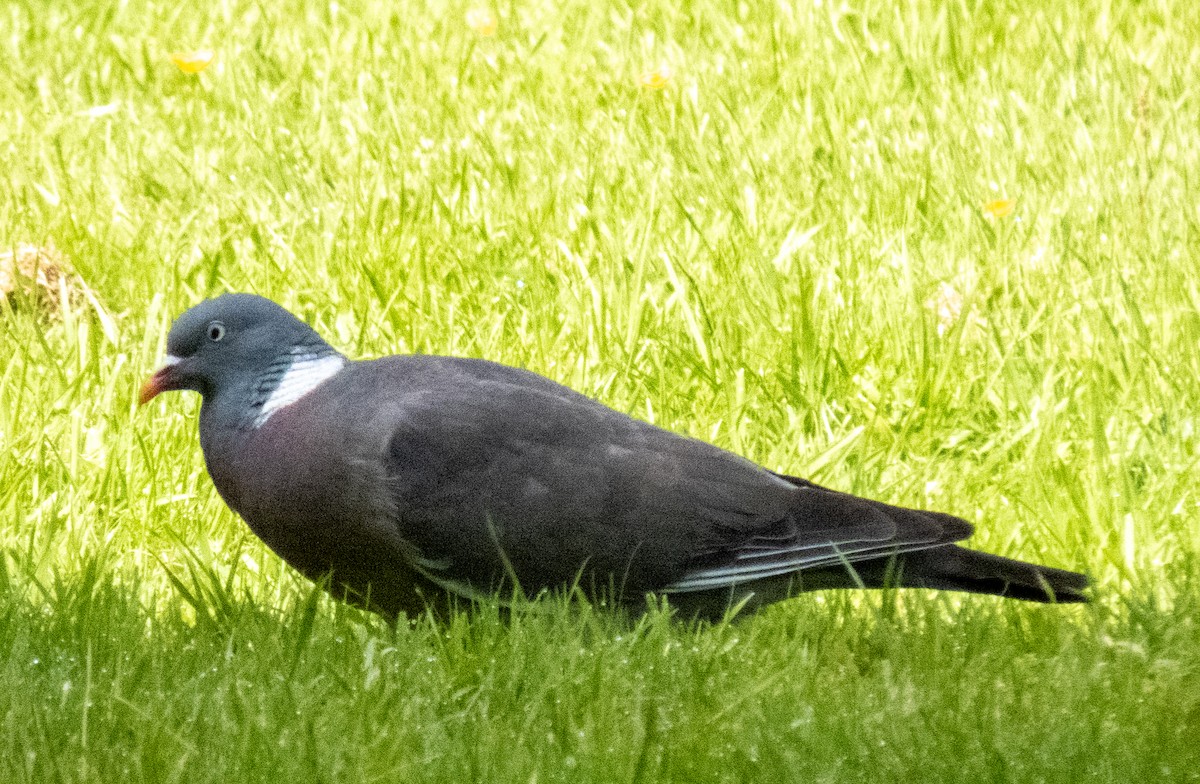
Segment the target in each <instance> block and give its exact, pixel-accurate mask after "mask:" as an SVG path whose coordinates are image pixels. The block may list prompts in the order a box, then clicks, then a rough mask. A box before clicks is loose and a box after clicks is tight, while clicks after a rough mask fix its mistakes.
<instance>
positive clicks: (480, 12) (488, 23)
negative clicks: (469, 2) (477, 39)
mask: <svg viewBox="0 0 1200 784" xmlns="http://www.w3.org/2000/svg"><path fill="white" fill-rule="evenodd" d="M499 26H500V22H499V21H498V20H497V19H496V15H495V14H494V13H492V9H490V8H472V9H471V10H470V11H467V27H470V28H471V29H472V30H474V31H475V32H477V33H479V34H480V35H482V36H484V37H485V38H491V37H492V36H493V35H495V34H496V28H497V27H499Z"/></svg>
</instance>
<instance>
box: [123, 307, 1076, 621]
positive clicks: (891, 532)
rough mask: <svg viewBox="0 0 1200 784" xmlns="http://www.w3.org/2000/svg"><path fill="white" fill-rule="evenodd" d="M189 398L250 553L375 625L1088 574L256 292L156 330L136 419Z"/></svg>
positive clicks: (556, 387)
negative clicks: (454, 607)
mask: <svg viewBox="0 0 1200 784" xmlns="http://www.w3.org/2000/svg"><path fill="white" fill-rule="evenodd" d="M168 390H191V391H194V392H199V393H200V395H201V398H202V403H201V407H200V445H201V448H202V449H203V451H204V459H205V463H206V465H207V468H208V472H209V474H210V476H211V477H212V481H213V484H214V485H215V486H216V489H217V491H218V492H219V493H220V495H221V497H222V499H224V501H225V502H226V504H228V506H229V507H230V508H231V509H233V510H234V511H235V512H237V514H238V515H240V516H241V517H242V518H243V519H244V520H245V521H246V523H247V524H249V526H250V528H251V530H253V532H254V533H255V534H256V535H257V536H259V537H260V538H261V539H262V540H263V541H264V542H265V543H266V544H267V546H268V547H270V548H271V549H272V550H273V551H275V552H276V553H277V554H278V555H279V556H281V557H282V558H283V560H284V561H286V562H287V563H288V564H290V565H291V566H292V567H294V568H295V569H296V570H298V571H299V572H300V573H301V574H303V575H305V576H306V577H308V578H310V579H312V580H314V581H320V582H321V584H322V585H323V586H324V587H325V588H326V589H327V590H328V591H329V592H330V593H332V594H333V595H335V596H336V597H338V598H340V599H343V600H346V601H349V602H351V603H353V604H356V605H358V606H361V607H365V608H367V609H370V610H374V611H375V612H377V613H379V614H381V615H384V616H386V617H388V618H391V619H398V618H400V617H402V616H407V617H410V618H411V617H414V616H419V615H420V614H422V613H424V612H427V611H428V610H429V608H430V607H436V606H445V604H446V602H452V603H455V604H457V603H459V602H461V601H464V600H465V601H466V602H467V603H470V602H474V601H476V600H480V599H483V598H486V597H497V598H498V599H499V600H500V601H502V602H503V601H506V600H507V601H511V600H509V599H508V597H513V599H516V598H520V597H536V596H538V595H540V594H541V593H543V592H547V591H549V592H554V591H565V592H575V591H579V592H582V594H583V595H584V596H585V597H588V599H589V600H592V601H595V602H597V603H602V604H611V605H619V606H625V607H629V608H632V609H634V610H635V611H636V610H637V608H638V607H639V606H640V607H641V609H645V607H646V606H647V604H648V602H650V601H662V600H661V599H658V598H655V597H662V596H665V597H666V603H667V604H668V605H669V606H670V607H671V608H673V609H674V610H675V611H677V612H678V613H680V614H681V615H685V616H688V617H692V618H697V619H710V620H719V619H721V618H723V617H729V615H730V613H736V612H740V611H753V610H757V609H759V608H761V607H763V606H765V605H768V604H771V603H773V602H776V601H779V600H782V599H786V598H788V597H792V596H795V595H796V594H798V593H800V592H803V591H811V590H818V589H830V588H882V587H916V588H933V589H942V590H951V591H966V592H970V593H978V594H991V595H995V596H1002V597H1010V598H1014V599H1025V600H1030V601H1034V602H1056V603H1065V602H1084V601H1087V597H1086V595H1085V593H1084V591H1085V589H1086V588H1087V586H1088V585H1089V580H1088V578H1087V577H1086V576H1085V575H1083V574H1078V573H1075V572H1071V571H1066V570H1063V569H1056V568H1051V567H1046V566H1040V565H1036V564H1031V563H1025V562H1022V561H1017V560H1012V559H1009V558H1004V557H1000V556H997V555H991V554H987V553H983V552H978V551H975V550H969V549H966V548H964V547H961V546H959V545H958V544H956V542H959V541H960V540H963V539H965V538H967V537H968V536H970V535H971V533H972V531H973V527H972V526H971V525H970V524H969V523H967V522H966V521H964V520H961V519H959V518H957V517H953V516H951V515H948V514H942V513H939V512H929V511H919V510H915V509H906V508H902V507H899V506H893V505H890V504H886V503H881V502H879V501H873V500H868V499H865V498H860V497H857V496H854V495H850V494H847V493H842V492H838V491H836V490H831V489H828V488H825V487H822V486H820V485H817V484H814V483H812V482H809V481H807V480H805V479H800V478H798V477H794V476H788V475H786V474H782V473H777V472H774V471H770V470H768V469H766V468H763V467H760V466H759V465H757V464H756V463H753V462H751V461H750V460H747V459H746V458H743V457H741V456H739V455H736V454H733V453H732V452H728V451H725V450H723V449H720V448H718V447H715V446H713V445H711V444H708V443H706V442H704V441H700V440H697V439H694V438H690V437H686V436H682V435H678V434H675V433H672V432H669V431H667V430H663V429H661V428H659V427H656V426H654V425H651V424H649V423H647V422H644V421H641V420H639V419H635V418H633V417H631V416H628V415H626V414H624V413H621V412H619V411H616V410H614V409H612V408H609V407H607V406H605V405H603V404H601V403H599V402H597V401H595V400H592V399H591V398H589V397H587V396H585V395H582V394H580V393H578V392H576V391H574V390H572V389H569V388H567V387H565V386H562V385H560V384H558V383H556V382H554V381H551V380H550V379H547V378H544V377H543V376H540V375H537V374H535V373H532V372H530V371H527V370H522V369H518V368H514V367H509V366H506V365H502V364H497V363H495V362H490V361H487V360H482V359H468V358H459V357H448V356H434V355H419V354H415V355H398V356H388V357H383V358H380V359H374V360H367V361H352V360H350V359H348V358H346V357H345V356H344V355H342V354H341V353H340V352H338V351H337V350H336V349H334V348H333V347H332V346H330V345H329V343H327V342H326V341H325V340H323V339H322V338H321V336H320V335H318V334H317V333H316V332H315V331H314V330H313V329H312V328H311V327H309V326H308V325H307V324H306V323H304V322H303V321H301V320H300V319H298V318H297V317H295V316H294V315H292V314H291V313H289V312H288V311H287V310H285V309H284V308H283V307H281V306H280V305H278V304H276V303H274V302H272V301H271V300H269V299H266V298H263V297H260V296H257V295H253V294H224V295H222V296H219V297H216V298H215V299H209V300H206V301H203V302H201V303H199V304H198V305H195V306H194V307H192V308H191V309H189V310H188V311H186V312H185V313H184V314H183V315H182V316H180V317H179V319H178V320H177V321H176V322H175V323H174V325H172V327H171V330H170V333H169V335H168V337H167V356H166V358H165V360H164V362H163V364H162V367H161V368H160V369H159V370H157V372H155V373H154V375H153V376H152V377H151V378H150V379H149V380H148V381H146V383H145V384H144V385H143V387H142V389H141V392H140V395H139V402H140V403H142V404H145V403H147V402H149V401H150V400H151V399H153V398H154V397H156V396H157V395H158V394H160V393H162V392H165V391H168Z"/></svg>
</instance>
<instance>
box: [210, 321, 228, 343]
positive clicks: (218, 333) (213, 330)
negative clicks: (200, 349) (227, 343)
mask: <svg viewBox="0 0 1200 784" xmlns="http://www.w3.org/2000/svg"><path fill="white" fill-rule="evenodd" d="M223 337H225V325H224V324H222V323H221V322H219V321H214V322H212V323H210V324H209V325H208V339H209V340H211V341H212V342H213V343H216V342H217V341H218V340H220V339H221V338H223Z"/></svg>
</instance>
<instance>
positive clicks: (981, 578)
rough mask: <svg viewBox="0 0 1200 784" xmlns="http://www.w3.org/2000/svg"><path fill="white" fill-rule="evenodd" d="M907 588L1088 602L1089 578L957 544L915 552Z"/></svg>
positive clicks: (904, 577) (902, 578)
mask: <svg viewBox="0 0 1200 784" xmlns="http://www.w3.org/2000/svg"><path fill="white" fill-rule="evenodd" d="M896 580H897V581H898V582H899V584H900V585H902V586H909V587H921V588H941V589H944V590H950V591H967V592H969V593H982V594H991V595H994V596H1005V597H1009V598H1013V599H1025V600H1027V601H1032V602H1056V603H1059V604H1062V603H1066V602H1086V601H1087V600H1088V599H1087V596H1085V595H1084V593H1083V591H1084V590H1085V589H1086V588H1087V587H1088V585H1090V584H1091V580H1090V579H1088V577H1087V575H1084V574H1079V573H1077V572H1069V571H1067V570H1065V569H1055V568H1053V567H1049V566H1039V565H1037V564H1031V563H1025V562H1024V561H1017V560H1014V559H1012V558H1004V557H1002V556H999V555H991V554H990V553H981V552H978V551H976V550H968V549H967V548H965V547H958V546H957V545H951V546H948V547H939V548H936V549H933V550H926V551H924V552H920V553H912V554H910V555H907V556H905V558H904V562H903V564H901V565H900V566H899V571H898V574H896Z"/></svg>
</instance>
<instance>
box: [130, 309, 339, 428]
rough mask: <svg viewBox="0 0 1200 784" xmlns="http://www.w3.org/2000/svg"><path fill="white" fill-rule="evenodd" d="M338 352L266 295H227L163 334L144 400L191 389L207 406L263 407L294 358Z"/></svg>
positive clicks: (185, 316) (186, 315)
mask: <svg viewBox="0 0 1200 784" xmlns="http://www.w3.org/2000/svg"><path fill="white" fill-rule="evenodd" d="M325 357H338V358H339V359H340V355H338V353H337V352H336V351H334V350H333V349H332V348H331V347H330V346H329V344H328V343H326V342H325V341H324V340H322V339H321V336H320V335H318V334H317V333H316V332H314V331H313V329H312V328H311V327H309V326H308V325H307V324H305V323H304V322H303V321H301V320H300V319H298V318H296V317H295V316H293V315H292V314H291V313H288V312H287V311H286V310H284V309H283V308H282V307H280V306H279V305H276V304H275V303H274V302H272V301H271V300H269V299H266V298H265V297H259V296H257V295H255V294H225V295H222V296H220V297H217V298H216V299H210V300H205V301H204V302H201V303H200V304H199V305H196V306H194V307H192V308H191V309H189V310H188V311H187V312H186V313H184V314H183V315H182V316H180V317H179V319H178V320H177V321H176V322H175V324H174V325H173V326H172V327H171V332H170V333H169V334H168V335H167V356H166V358H165V360H164V362H163V366H162V367H161V368H160V369H159V370H158V372H157V373H155V374H154V375H153V376H152V377H151V378H150V380H148V381H147V382H146V383H145V384H144V385H143V386H142V390H141V394H140V395H139V398H138V399H139V402H141V403H146V402H149V401H150V400H152V399H153V398H154V397H155V396H157V395H158V394H159V393H161V392H166V391H169V390H173V389H190V390H192V391H195V392H199V393H200V394H201V395H202V396H203V397H204V404H205V408H208V407H209V406H210V404H214V403H216V402H217V401H226V402H227V404H228V405H229V406H231V407H236V408H237V409H239V410H242V413H243V415H244V414H245V413H247V412H246V411H245V409H249V408H251V407H253V406H254V405H258V406H260V407H261V406H262V404H263V402H264V401H265V400H266V398H267V396H269V395H270V394H271V392H273V391H274V390H275V388H276V387H277V386H278V385H279V382H280V380H281V379H282V378H283V376H284V375H285V374H286V373H287V371H288V370H289V368H291V366H292V365H293V363H294V362H297V361H300V360H305V361H310V360H316V359H321V358H325Z"/></svg>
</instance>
